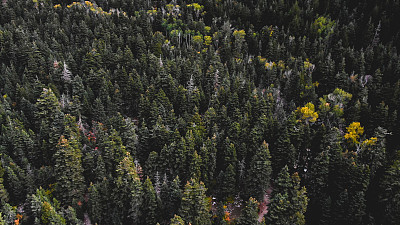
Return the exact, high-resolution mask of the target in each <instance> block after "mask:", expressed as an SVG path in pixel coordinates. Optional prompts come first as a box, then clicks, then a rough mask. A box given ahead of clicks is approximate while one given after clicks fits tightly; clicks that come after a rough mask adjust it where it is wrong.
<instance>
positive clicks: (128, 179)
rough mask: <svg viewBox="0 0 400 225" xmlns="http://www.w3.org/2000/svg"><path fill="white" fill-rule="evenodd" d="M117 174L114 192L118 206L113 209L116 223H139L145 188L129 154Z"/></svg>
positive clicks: (121, 163) (118, 168)
mask: <svg viewBox="0 0 400 225" xmlns="http://www.w3.org/2000/svg"><path fill="white" fill-rule="evenodd" d="M117 174H118V176H117V177H116V179H115V184H116V187H115V190H113V195H114V199H115V200H114V205H115V206H116V207H115V208H114V209H112V213H113V214H114V218H113V219H114V222H115V223H116V222H117V221H120V222H123V223H124V221H125V222H126V223H128V222H129V223H138V222H139V218H140V216H141V213H140V206H141V205H142V204H143V187H142V184H141V182H140V180H139V176H138V174H137V171H136V167H135V164H134V163H133V159H132V157H131V156H130V154H129V153H126V155H125V157H124V158H123V159H122V160H121V161H120V163H119V165H118V167H117ZM127 209H128V210H127Z"/></svg>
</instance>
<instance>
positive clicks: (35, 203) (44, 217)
mask: <svg viewBox="0 0 400 225" xmlns="http://www.w3.org/2000/svg"><path fill="white" fill-rule="evenodd" d="M28 200H29V206H30V209H31V211H32V214H33V215H32V217H33V218H32V220H33V221H31V222H32V223H34V224H60V225H61V224H66V221H65V218H64V217H63V213H62V212H61V209H60V204H59V202H58V201H57V200H56V199H55V198H53V199H52V198H51V197H50V196H49V195H48V193H47V192H46V190H44V189H42V188H40V189H37V190H36V193H35V194H33V195H31V196H29V199H28Z"/></svg>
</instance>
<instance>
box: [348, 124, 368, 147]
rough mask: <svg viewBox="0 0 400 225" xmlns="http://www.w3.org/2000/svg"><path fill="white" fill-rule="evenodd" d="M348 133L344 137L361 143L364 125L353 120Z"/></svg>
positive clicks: (355, 142)
mask: <svg viewBox="0 0 400 225" xmlns="http://www.w3.org/2000/svg"><path fill="white" fill-rule="evenodd" d="M346 130H347V133H346V134H345V135H344V138H345V139H346V140H348V141H350V142H352V143H354V144H359V143H360V141H359V139H360V135H363V133H364V127H362V126H361V125H360V122H353V123H351V124H350V125H349V126H348V127H347V128H346Z"/></svg>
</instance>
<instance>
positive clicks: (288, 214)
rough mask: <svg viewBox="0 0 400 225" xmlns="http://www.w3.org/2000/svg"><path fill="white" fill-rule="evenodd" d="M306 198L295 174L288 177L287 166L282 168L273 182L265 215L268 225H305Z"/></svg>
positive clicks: (304, 190) (304, 191)
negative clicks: (271, 194) (268, 206)
mask: <svg viewBox="0 0 400 225" xmlns="http://www.w3.org/2000/svg"><path fill="white" fill-rule="evenodd" d="M307 204H308V198H307V196H306V189H305V187H303V188H301V187H300V177H299V176H298V175H297V173H295V174H293V175H292V177H290V175H289V169H288V167H287V166H285V167H284V168H282V170H281V172H280V173H279V174H278V177H277V179H276V182H275V186H274V192H273V197H272V198H271V204H270V208H269V210H268V214H267V215H266V220H267V223H268V224H305V223H306V221H305V218H304V214H305V212H306V210H307Z"/></svg>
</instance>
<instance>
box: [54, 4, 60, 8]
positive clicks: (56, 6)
mask: <svg viewBox="0 0 400 225" xmlns="http://www.w3.org/2000/svg"><path fill="white" fill-rule="evenodd" d="M53 7H54V8H55V9H58V8H61V5H60V4H57V5H55V6H53Z"/></svg>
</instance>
